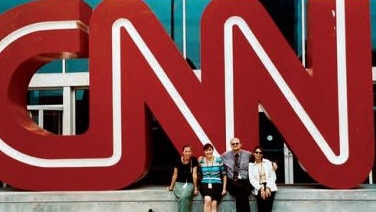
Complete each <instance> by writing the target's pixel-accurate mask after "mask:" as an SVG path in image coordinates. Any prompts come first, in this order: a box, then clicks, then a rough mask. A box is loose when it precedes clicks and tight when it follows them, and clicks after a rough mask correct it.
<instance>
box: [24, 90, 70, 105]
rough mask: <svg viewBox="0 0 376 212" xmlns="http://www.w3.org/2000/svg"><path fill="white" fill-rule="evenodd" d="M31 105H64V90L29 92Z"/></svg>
mask: <svg viewBox="0 0 376 212" xmlns="http://www.w3.org/2000/svg"><path fill="white" fill-rule="evenodd" d="M28 104H29V105H58V104H63V90H62V89H57V90H31V91H28Z"/></svg>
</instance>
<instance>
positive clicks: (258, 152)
mask: <svg viewBox="0 0 376 212" xmlns="http://www.w3.org/2000/svg"><path fill="white" fill-rule="evenodd" d="M252 154H253V157H254V162H251V163H249V165H248V175H249V181H250V183H251V184H252V186H253V191H252V193H253V194H254V195H255V196H256V202H257V208H258V211H259V212H269V211H272V208H273V201H274V196H275V193H276V191H277V185H276V183H275V181H276V179H277V177H276V174H275V171H274V169H273V164H272V162H271V161H270V160H268V159H265V158H264V151H263V149H262V148H261V147H260V146H257V147H256V148H255V149H254V150H253V152H252Z"/></svg>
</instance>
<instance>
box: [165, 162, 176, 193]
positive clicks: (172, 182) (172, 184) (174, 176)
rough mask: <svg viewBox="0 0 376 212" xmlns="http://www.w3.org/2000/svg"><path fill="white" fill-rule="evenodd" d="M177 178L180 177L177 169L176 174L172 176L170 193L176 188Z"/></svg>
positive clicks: (169, 187)
mask: <svg viewBox="0 0 376 212" xmlns="http://www.w3.org/2000/svg"><path fill="white" fill-rule="evenodd" d="M177 177H178V169H177V168H176V167H175V168H174V173H173V174H172V177H171V183H170V186H168V187H167V190H169V191H172V190H174V186H175V182H176V178H177Z"/></svg>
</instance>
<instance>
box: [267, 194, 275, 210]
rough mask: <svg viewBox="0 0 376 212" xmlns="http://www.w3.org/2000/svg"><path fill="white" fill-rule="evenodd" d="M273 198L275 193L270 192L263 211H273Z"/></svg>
mask: <svg viewBox="0 0 376 212" xmlns="http://www.w3.org/2000/svg"><path fill="white" fill-rule="evenodd" d="M274 196H275V192H272V194H271V196H270V197H269V198H267V199H266V200H265V201H264V202H265V211H266V212H271V211H272V209H273V202H274Z"/></svg>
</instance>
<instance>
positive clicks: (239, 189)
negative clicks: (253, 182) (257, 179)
mask: <svg viewBox="0 0 376 212" xmlns="http://www.w3.org/2000/svg"><path fill="white" fill-rule="evenodd" d="M229 184H230V186H229V188H230V189H231V192H230V191H229V193H230V194H231V195H232V196H234V197H235V205H236V211H237V212H250V211H251V208H250V206H249V194H250V187H249V183H248V182H247V181H246V180H238V181H231V182H230V183H229Z"/></svg>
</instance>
